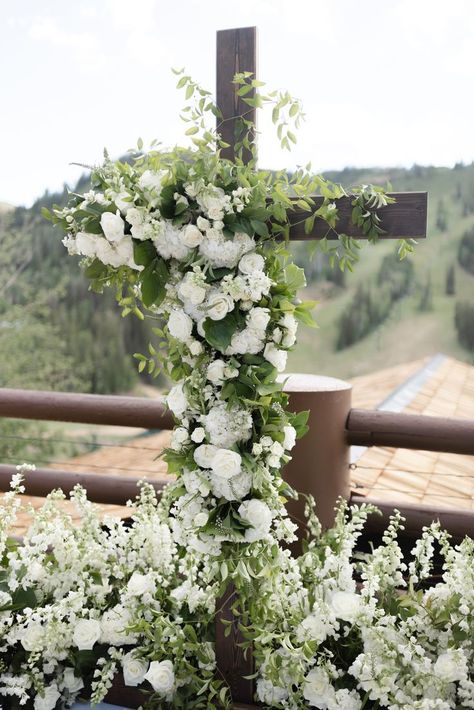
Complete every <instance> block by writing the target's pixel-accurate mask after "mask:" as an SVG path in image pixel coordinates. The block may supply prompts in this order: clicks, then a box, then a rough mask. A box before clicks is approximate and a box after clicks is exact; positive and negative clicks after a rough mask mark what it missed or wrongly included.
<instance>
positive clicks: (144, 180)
mask: <svg viewBox="0 0 474 710" xmlns="http://www.w3.org/2000/svg"><path fill="white" fill-rule="evenodd" d="M162 179H163V173H162V172H157V171H155V170H145V172H144V173H142V175H140V179H139V181H138V184H139V186H140V187H141V188H142V190H149V191H152V190H153V191H154V192H160V191H161V181H162Z"/></svg>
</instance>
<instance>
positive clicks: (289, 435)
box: [283, 424, 296, 451]
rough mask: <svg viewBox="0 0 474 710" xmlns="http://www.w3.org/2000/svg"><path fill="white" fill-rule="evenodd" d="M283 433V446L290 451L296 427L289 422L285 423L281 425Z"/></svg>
mask: <svg viewBox="0 0 474 710" xmlns="http://www.w3.org/2000/svg"><path fill="white" fill-rule="evenodd" d="M283 433H284V435H285V439H284V441H283V446H284V447H285V449H286V450H287V451H291V449H292V448H293V447H294V445H295V444H296V429H295V428H294V427H293V426H291V424H287V425H286V426H284V427H283Z"/></svg>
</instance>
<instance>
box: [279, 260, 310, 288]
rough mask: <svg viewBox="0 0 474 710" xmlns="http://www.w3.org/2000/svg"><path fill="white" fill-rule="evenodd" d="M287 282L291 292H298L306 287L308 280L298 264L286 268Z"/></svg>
mask: <svg viewBox="0 0 474 710" xmlns="http://www.w3.org/2000/svg"><path fill="white" fill-rule="evenodd" d="M284 274H285V282H286V284H287V286H288V288H289V289H290V290H291V291H298V290H299V289H300V288H304V287H305V286H306V278H305V275H304V271H303V269H300V267H299V266H296V264H288V266H285V271H284Z"/></svg>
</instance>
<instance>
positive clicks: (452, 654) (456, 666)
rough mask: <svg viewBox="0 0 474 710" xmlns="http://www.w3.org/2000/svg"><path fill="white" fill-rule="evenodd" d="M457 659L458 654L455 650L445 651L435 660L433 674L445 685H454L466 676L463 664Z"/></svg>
mask: <svg viewBox="0 0 474 710" xmlns="http://www.w3.org/2000/svg"><path fill="white" fill-rule="evenodd" d="M462 660H463V659H460V658H459V652H456V651H455V650H450V651H446V653H442V654H441V655H440V656H438V658H437V659H436V663H435V664H434V666H433V670H434V673H435V675H436V676H437V677H439V678H441V680H443V681H444V682H445V683H454V682H455V681H458V680H462V679H463V678H464V677H465V675H466V667H465V665H466V664H465V662H464V663H463V662H462Z"/></svg>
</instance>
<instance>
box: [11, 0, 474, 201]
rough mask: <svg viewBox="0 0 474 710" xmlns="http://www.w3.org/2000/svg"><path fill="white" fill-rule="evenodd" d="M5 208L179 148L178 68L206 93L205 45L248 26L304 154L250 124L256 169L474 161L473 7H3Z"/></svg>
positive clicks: (33, 3) (426, 2)
mask: <svg viewBox="0 0 474 710" xmlns="http://www.w3.org/2000/svg"><path fill="white" fill-rule="evenodd" d="M0 17H1V24H0V97H1V109H0V149H1V157H2V168H3V169H2V170H1V172H0V201H6V202H11V203H13V204H30V203H31V202H32V201H33V200H34V199H35V198H36V197H38V196H39V195H41V194H42V193H43V192H44V190H45V189H46V188H48V189H49V190H55V189H59V188H61V186H62V184H63V182H65V181H66V182H69V183H71V184H72V183H73V182H74V181H75V180H76V179H77V178H78V177H79V175H80V173H81V170H80V169H79V168H77V167H72V166H70V165H69V163H70V162H72V161H77V162H81V163H86V164H90V163H95V162H97V161H99V160H100V159H101V155H102V149H103V147H104V146H107V148H108V149H109V152H110V153H111V155H113V156H118V155H120V154H121V153H123V152H124V151H125V150H126V149H127V148H129V147H130V146H131V145H134V144H135V142H136V139H137V137H138V136H142V137H143V139H144V140H145V141H150V140H151V139H153V138H158V139H159V140H161V141H163V142H164V143H165V144H168V145H170V144H174V143H176V142H179V141H180V140H181V135H182V131H183V125H184V124H182V123H181V122H180V120H179V118H178V116H177V113H178V110H179V108H180V106H181V99H182V97H181V96H180V95H179V94H178V92H177V91H176V90H175V89H174V85H175V83H176V78H175V77H174V76H172V74H171V71H170V68H171V67H172V66H175V67H176V66H186V68H187V70H188V72H189V73H191V74H192V75H193V77H195V79H196V80H197V81H199V82H200V83H202V84H203V85H205V86H207V87H209V88H211V89H213V87H214V82H215V57H214V54H215V32H216V30H218V29H225V28H230V27H243V26H248V25H257V26H258V29H259V76H260V78H261V79H262V80H264V81H266V82H267V84H268V86H269V87H270V88H277V87H281V88H285V89H288V90H289V91H290V93H292V94H293V95H294V96H297V97H299V98H301V99H302V100H303V103H304V108H305V111H306V114H307V121H306V123H305V125H304V128H303V129H302V130H301V132H300V136H299V142H298V146H297V148H296V149H295V151H294V152H293V153H292V154H291V155H288V154H287V153H285V154H282V153H280V151H279V150H278V146H277V143H276V141H275V140H274V139H273V138H272V136H271V129H270V125H269V123H268V121H267V119H266V118H265V117H263V118H262V119H261V120H260V128H261V129H262V130H263V135H262V137H261V138H260V142H259V147H260V163H261V164H262V165H264V166H265V167H273V168H275V167H281V166H283V165H288V166H291V165H295V164H297V163H306V162H308V161H309V160H311V161H312V163H313V167H314V168H315V169H317V170H324V169H331V168H342V167H344V166H348V165H350V166H368V165H381V166H387V165H406V166H410V165H412V164H413V163H420V164H434V165H453V164H454V163H455V162H458V161H464V162H471V161H472V160H473V159H474V135H473V127H474V120H473V119H474V110H473V108H474V91H473V89H474V2H473V1H472V0H449V1H448V2H446V0H384V1H381V0H331V1H328V0H324V1H323V0H291V1H290V0H233V1H232V2H230V1H229V0H199V1H198V0H174V1H173V0H166V1H164V0H75V2H65V0H41V1H38V0H0Z"/></svg>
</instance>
